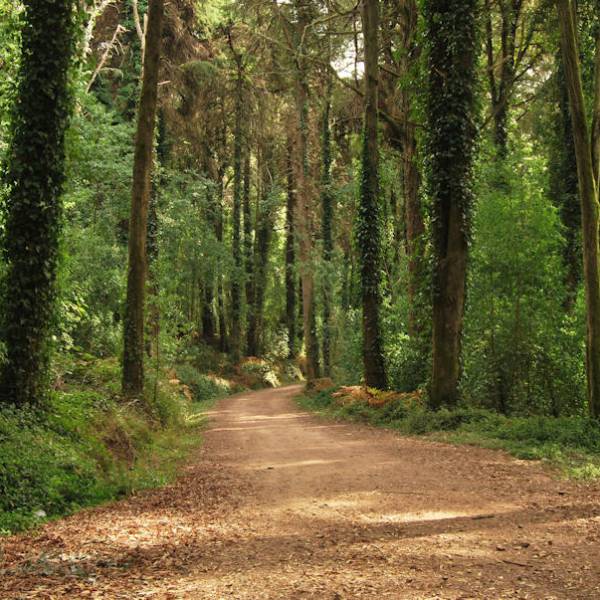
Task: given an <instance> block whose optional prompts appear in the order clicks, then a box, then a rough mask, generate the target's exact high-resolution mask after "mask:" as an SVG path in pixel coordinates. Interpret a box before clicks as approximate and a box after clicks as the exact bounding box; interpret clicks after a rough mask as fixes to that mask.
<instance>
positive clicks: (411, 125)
mask: <svg viewBox="0 0 600 600" xmlns="http://www.w3.org/2000/svg"><path fill="white" fill-rule="evenodd" d="M417 23H418V9H417V3H416V1H415V0H406V2H405V4H404V6H403V11H402V21H401V24H400V25H401V38H402V49H403V52H402V55H401V58H400V63H399V65H398V66H399V68H400V74H401V76H407V75H408V74H409V73H410V72H411V71H412V70H413V69H414V67H415V63H416V61H418V55H419V52H418V49H417V40H416V38H417V34H418V30H417ZM399 104H400V114H401V119H402V149H401V152H402V190H403V193H404V222H405V224H406V255H407V257H408V290H407V291H408V303H409V307H408V333H409V335H410V336H411V337H412V338H413V339H416V338H418V337H419V336H420V335H421V334H422V332H423V321H424V316H423V315H422V314H421V313H422V312H423V309H422V306H421V304H422V300H421V296H422V294H423V287H424V280H425V273H426V265H425V250H424V244H425V240H424V235H425V222H424V220H423V207H422V205H421V198H420V189H421V173H420V171H419V165H418V148H417V134H416V124H415V122H414V118H413V117H414V115H413V104H414V89H411V88H409V87H408V86H406V85H400V91H399Z"/></svg>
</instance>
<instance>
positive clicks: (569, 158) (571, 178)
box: [549, 52, 583, 312]
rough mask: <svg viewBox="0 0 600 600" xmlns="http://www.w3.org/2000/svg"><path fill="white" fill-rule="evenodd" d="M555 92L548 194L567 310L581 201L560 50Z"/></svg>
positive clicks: (578, 258) (577, 271) (576, 267)
mask: <svg viewBox="0 0 600 600" xmlns="http://www.w3.org/2000/svg"><path fill="white" fill-rule="evenodd" d="M555 65H556V67H555V74H554V86H553V87H554V90H553V91H554V94H555V97H556V100H555V101H556V103H557V105H558V115H557V118H555V119H554V132H553V134H554V135H553V136H552V138H551V145H550V169H549V171H550V194H551V196H552V199H553V201H554V204H555V205H556V207H557V208H558V211H559V214H560V219H561V222H562V224H563V231H564V238H565V244H564V247H563V260H564V267H565V287H566V295H565V301H564V307H565V310H567V311H568V312H570V311H571V310H572V309H573V307H574V305H575V300H576V298H577V291H578V289H579V285H580V284H581V279H582V275H583V273H582V262H583V261H582V251H581V204H580V201H579V194H578V185H577V159H576V157H575V147H574V144H573V125H572V123H571V114H570V112H569V92H568V90H567V82H566V80H565V69H564V63H563V60H562V55H561V53H560V52H559V53H557V56H556V58H555Z"/></svg>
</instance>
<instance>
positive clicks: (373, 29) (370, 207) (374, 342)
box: [357, 0, 387, 389]
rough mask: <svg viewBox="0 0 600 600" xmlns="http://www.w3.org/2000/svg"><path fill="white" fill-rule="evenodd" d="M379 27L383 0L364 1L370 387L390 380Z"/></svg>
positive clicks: (363, 234)
mask: <svg viewBox="0 0 600 600" xmlns="http://www.w3.org/2000/svg"><path fill="white" fill-rule="evenodd" d="M378 30H379V0H364V1H363V35H364V40H365V42H364V43H365V96H364V101H365V116H364V131H363V149H362V173H361V186H360V203H359V207H358V217H357V218H358V222H357V238H358V246H359V251H360V267H361V282H362V309H363V316H362V319H363V363H364V377H365V384H366V385H368V386H370V387H374V388H379V389H385V388H386V387H387V381H386V374H385V365H384V359H383V342H382V339H381V324H380V315H379V312H380V308H381V291H380V279H381V275H380V270H381V264H380V263H381V256H380V255H381V249H380V245H381V232H380V223H379V221H380V215H379V212H380V207H379V142H378V131H377V129H378V110H377V98H378V77H379V68H378V64H377V61H378V53H379V39H378V38H379V36H378Z"/></svg>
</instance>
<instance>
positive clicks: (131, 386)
mask: <svg viewBox="0 0 600 600" xmlns="http://www.w3.org/2000/svg"><path fill="white" fill-rule="evenodd" d="M163 14H164V0H150V2H149V5H148V24H147V28H146V36H145V52H144V68H143V74H142V91H141V96H140V104H139V109H138V121H137V132H136V138H135V155H134V165H133V192H132V198H131V216H130V219H129V265H128V274H127V299H126V303H125V319H124V332H123V342H124V344H123V345H124V351H123V393H124V394H125V395H128V396H137V395H140V394H141V393H142V392H143V389H144V309H145V307H144V304H145V294H146V272H147V264H146V263H147V256H146V238H147V229H148V202H149V198H150V180H151V173H152V151H153V145H154V126H155V121H156V107H157V99H158V75H159V67H160V50H161V34H162V23H163Z"/></svg>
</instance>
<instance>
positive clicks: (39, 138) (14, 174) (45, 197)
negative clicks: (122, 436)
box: [0, 0, 75, 405]
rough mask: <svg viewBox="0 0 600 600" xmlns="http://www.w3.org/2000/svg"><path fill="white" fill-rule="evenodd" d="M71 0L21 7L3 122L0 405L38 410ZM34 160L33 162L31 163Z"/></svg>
mask: <svg viewBox="0 0 600 600" xmlns="http://www.w3.org/2000/svg"><path fill="white" fill-rule="evenodd" d="M73 8H74V3H73V0H57V1H56V2H53V3H52V4H48V3H45V2H42V1H39V0H36V1H33V2H30V3H28V4H27V5H26V8H25V14H24V17H23V27H22V30H21V57H20V64H19V73H18V78H17V94H16V96H17V97H18V102H15V103H14V108H13V111H12V114H11V120H10V132H9V142H8V151H7V157H6V168H5V172H4V174H3V175H4V178H3V180H4V185H6V186H7V188H8V190H7V193H6V200H5V206H4V207H3V209H4V210H5V215H6V229H5V231H4V236H3V240H2V243H3V250H4V256H5V258H6V263H7V264H6V273H5V276H4V280H3V283H2V304H3V315H2V317H3V319H2V331H1V334H2V337H3V339H4V342H5V344H6V358H5V362H4V364H3V365H2V370H1V373H0V400H1V401H2V402H3V403H5V404H6V403H14V404H16V405H26V404H41V403H42V401H43V399H44V397H45V395H46V387H47V370H48V363H49V343H48V342H49V334H50V326H51V323H52V318H53V316H54V301H55V280H56V271H57V259H58V241H59V234H60V225H61V216H62V210H61V209H62V206H61V200H60V196H61V192H62V186H63V182H64V175H65V173H64V136H65V130H66V127H67V120H68V117H69V113H70V109H71V98H70V94H69V86H68V73H69V68H70V65H71V57H72V53H73V50H74V45H75V23H74V11H73ZM48 31H52V35H48ZM32 157H35V160H32Z"/></svg>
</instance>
